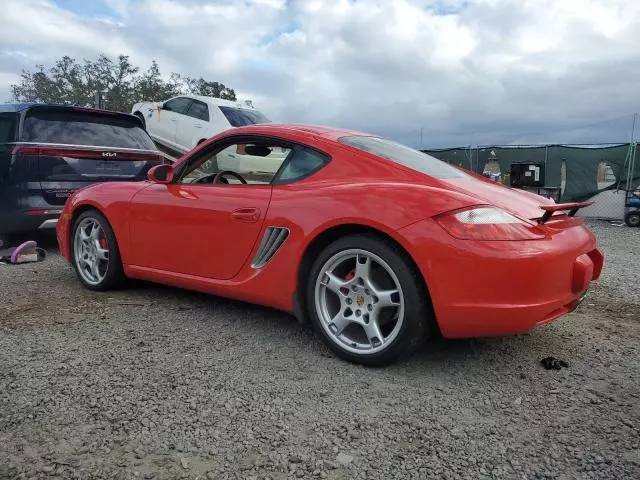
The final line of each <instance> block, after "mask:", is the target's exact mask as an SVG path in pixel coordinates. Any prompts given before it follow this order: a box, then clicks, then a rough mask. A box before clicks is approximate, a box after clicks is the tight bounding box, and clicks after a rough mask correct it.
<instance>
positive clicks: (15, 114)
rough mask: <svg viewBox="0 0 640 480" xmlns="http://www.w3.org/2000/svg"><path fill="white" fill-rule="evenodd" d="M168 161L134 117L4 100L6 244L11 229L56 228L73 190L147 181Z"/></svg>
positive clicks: (1, 166) (2, 220)
mask: <svg viewBox="0 0 640 480" xmlns="http://www.w3.org/2000/svg"><path fill="white" fill-rule="evenodd" d="M163 161H164V156H163V155H162V153H160V152H159V151H158V150H157V148H156V146H155V144H154V143H153V141H152V140H151V138H150V137H149V135H148V134H147V132H146V131H145V130H144V128H143V125H142V123H141V122H140V119H139V118H137V117H135V116H133V115H129V114H125V113H117V112H108V111H104V110H94V109H89V108H78V107H72V106H68V105H48V104H11V105H0V245H1V244H2V241H3V240H4V241H6V239H7V237H8V236H10V235H14V234H25V233H31V232H35V231H36V230H38V229H40V230H42V229H54V228H55V225H56V222H57V218H58V216H59V214H60V212H61V211H62V207H63V206H64V203H65V201H66V200H67V198H68V197H69V195H70V194H71V193H72V192H73V191H74V190H76V189H78V188H80V187H84V186H86V185H89V184H91V183H95V182H105V181H131V180H144V179H146V174H147V171H148V170H149V169H150V168H151V167H152V166H154V165H158V164H159V163H162V162H163Z"/></svg>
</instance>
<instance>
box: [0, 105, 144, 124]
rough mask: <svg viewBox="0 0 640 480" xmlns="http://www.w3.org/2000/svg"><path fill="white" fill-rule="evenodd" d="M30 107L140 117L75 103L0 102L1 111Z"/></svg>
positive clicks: (18, 110) (17, 110) (15, 110)
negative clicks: (79, 105) (80, 105)
mask: <svg viewBox="0 0 640 480" xmlns="http://www.w3.org/2000/svg"><path fill="white" fill-rule="evenodd" d="M30 109H47V110H58V111H65V110H66V111H75V112H88V113H95V114H98V115H113V116H118V117H128V118H135V119H137V120H138V121H140V119H138V117H136V116H135V115H131V114H130V113H125V112H116V111H112V110H101V109H98V108H91V107H78V106H75V105H66V104H62V103H38V102H24V103H5V104H0V113H7V112H23V111H25V110H30Z"/></svg>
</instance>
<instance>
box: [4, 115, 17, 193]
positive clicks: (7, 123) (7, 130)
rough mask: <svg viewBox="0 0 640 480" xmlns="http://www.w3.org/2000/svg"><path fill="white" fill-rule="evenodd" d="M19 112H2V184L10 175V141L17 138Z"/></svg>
mask: <svg viewBox="0 0 640 480" xmlns="http://www.w3.org/2000/svg"><path fill="white" fill-rule="evenodd" d="M17 120H18V114H17V113H0V184H2V183H4V181H5V179H7V178H8V177H9V152H10V151H11V147H12V146H11V145H10V144H9V142H13V141H14V140H15V130H16V123H17Z"/></svg>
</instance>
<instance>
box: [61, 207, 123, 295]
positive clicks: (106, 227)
mask: <svg viewBox="0 0 640 480" xmlns="http://www.w3.org/2000/svg"><path fill="white" fill-rule="evenodd" d="M88 218H91V219H93V220H95V221H96V222H98V223H99V224H100V227H101V228H102V231H103V232H104V237H105V239H106V242H107V248H108V250H109V260H108V263H107V267H106V272H105V275H104V278H103V279H102V281H100V282H99V283H96V284H92V283H89V282H87V281H86V280H85V278H84V277H83V275H82V274H81V273H80V271H79V269H80V267H79V264H78V263H79V262H78V259H77V258H76V249H75V248H74V245H75V238H76V234H77V231H78V227H79V226H80V224H81V223H82V221H83V220H85V219H88ZM71 256H72V264H73V268H74V269H75V271H76V274H77V275H78V279H79V280H80V282H81V283H82V284H83V285H84V286H85V287H86V288H88V289H89V290H96V291H104V290H111V289H114V288H117V287H120V286H122V284H123V283H124V279H125V276H124V271H123V268H122V260H121V258H120V249H119V248H118V242H117V241H116V236H115V234H114V233H113V229H112V228H111V225H110V224H109V221H108V220H107V219H106V218H105V216H104V215H102V213H100V212H99V211H97V210H87V211H86V212H83V213H82V214H80V215H79V216H78V218H76V220H75V221H74V223H73V230H72V235H71Z"/></svg>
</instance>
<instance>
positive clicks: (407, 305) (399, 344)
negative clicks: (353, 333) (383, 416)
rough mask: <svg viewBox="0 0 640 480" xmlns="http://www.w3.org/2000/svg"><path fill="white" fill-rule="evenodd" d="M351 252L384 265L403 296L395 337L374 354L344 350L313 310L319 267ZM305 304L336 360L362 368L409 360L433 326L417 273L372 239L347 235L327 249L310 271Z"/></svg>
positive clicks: (393, 247) (385, 245)
mask: <svg viewBox="0 0 640 480" xmlns="http://www.w3.org/2000/svg"><path fill="white" fill-rule="evenodd" d="M352 249H360V250H364V251H366V252H370V253H372V254H374V255H376V256H378V257H379V258H380V259H382V260H383V261H384V262H386V263H387V265H388V266H389V267H390V268H391V270H392V271H393V273H394V274H395V275H396V277H397V279H398V281H399V284H400V287H401V289H402V292H403V296H404V316H403V322H402V325H401V327H400V329H399V331H398V333H397V335H396V336H395V338H394V339H393V340H391V341H390V342H389V345H388V346H386V347H384V348H383V349H382V350H379V351H377V352H374V353H363V354H361V353H354V352H352V351H349V350H345V349H344V348H343V347H342V346H341V345H339V343H338V341H337V340H335V339H333V338H332V337H331V336H330V335H329V334H328V333H327V331H326V330H325V328H324V327H323V326H322V323H321V322H322V320H321V319H320V317H319V316H318V312H317V309H316V281H317V280H318V276H319V275H320V274H321V273H322V269H323V266H324V265H325V264H326V262H328V261H329V259H331V258H333V257H334V255H336V254H338V253H340V252H343V251H347V250H352ZM306 300H307V302H306V303H307V310H308V315H309V319H310V321H311V324H312V326H313V328H314V330H315V331H316V333H317V335H319V336H320V337H321V338H322V340H323V341H324V343H325V344H326V345H327V346H328V347H329V348H330V349H331V350H332V351H333V352H335V353H336V355H338V356H339V357H340V358H342V359H344V360H347V361H349V362H353V363H358V364H362V365H368V366H385V365H389V364H391V363H393V362H395V361H397V360H398V359H399V358H400V357H401V356H402V357H408V356H410V355H411V354H412V353H414V352H415V350H416V349H417V348H418V347H419V346H421V345H422V344H423V343H424V341H425V340H426V339H427V337H428V336H429V333H430V331H431V327H432V325H433V324H434V316H433V313H432V311H433V310H432V308H431V302H430V299H429V297H428V292H427V291H426V288H425V285H424V283H423V280H422V276H421V274H420V272H418V271H417V269H416V267H415V266H414V264H413V262H411V260H410V259H409V258H408V257H407V255H406V253H405V252H404V251H402V250H401V249H399V248H398V247H397V246H396V245H394V244H393V243H392V242H389V241H386V240H385V239H382V238H378V237H376V236H373V235H365V234H357V235H349V236H346V237H343V238H341V239H338V240H336V241H334V242H333V243H331V244H330V245H328V246H327V247H326V248H325V249H324V250H323V251H322V253H321V254H320V255H319V256H318V258H317V259H316V261H315V262H314V264H313V266H312V268H311V272H310V275H309V279H308V280H307V285H306Z"/></svg>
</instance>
